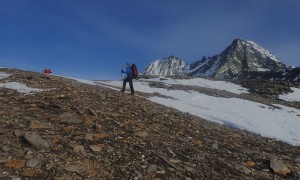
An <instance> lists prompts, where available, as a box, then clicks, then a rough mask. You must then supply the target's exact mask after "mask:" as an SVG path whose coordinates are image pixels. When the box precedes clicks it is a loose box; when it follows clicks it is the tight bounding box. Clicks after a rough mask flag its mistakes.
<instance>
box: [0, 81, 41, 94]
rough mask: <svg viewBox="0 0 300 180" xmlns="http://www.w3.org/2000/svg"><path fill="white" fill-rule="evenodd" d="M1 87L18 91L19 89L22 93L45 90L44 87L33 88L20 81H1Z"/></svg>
mask: <svg viewBox="0 0 300 180" xmlns="http://www.w3.org/2000/svg"><path fill="white" fill-rule="evenodd" d="M0 87H3V88H8V89H12V90H16V91H18V92H20V93H24V94H30V93H36V92H42V91H44V90H43V89H37V88H31V87H28V86H26V85H25V84H21V83H18V82H8V83H0Z"/></svg>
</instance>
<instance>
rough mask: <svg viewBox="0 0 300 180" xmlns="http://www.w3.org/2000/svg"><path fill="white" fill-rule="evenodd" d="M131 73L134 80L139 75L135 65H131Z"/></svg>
mask: <svg viewBox="0 0 300 180" xmlns="http://www.w3.org/2000/svg"><path fill="white" fill-rule="evenodd" d="M131 71H132V76H133V78H134V79H136V78H137V77H138V74H139V73H138V69H137V67H136V65H135V64H132V65H131Z"/></svg>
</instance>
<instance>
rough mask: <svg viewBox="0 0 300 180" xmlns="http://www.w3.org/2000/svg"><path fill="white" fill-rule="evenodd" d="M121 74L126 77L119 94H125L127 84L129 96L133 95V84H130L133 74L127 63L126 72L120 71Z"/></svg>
mask: <svg viewBox="0 0 300 180" xmlns="http://www.w3.org/2000/svg"><path fill="white" fill-rule="evenodd" d="M121 73H124V74H126V75H127V76H126V78H125V79H124V80H123V88H122V90H121V92H125V88H126V83H127V82H129V86H130V91H131V95H134V89H133V84H132V80H133V78H134V77H133V73H132V70H131V66H130V64H129V63H127V64H126V71H123V69H121Z"/></svg>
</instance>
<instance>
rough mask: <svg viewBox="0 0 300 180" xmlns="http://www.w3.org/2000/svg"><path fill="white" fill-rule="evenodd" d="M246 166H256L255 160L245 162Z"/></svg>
mask: <svg viewBox="0 0 300 180" xmlns="http://www.w3.org/2000/svg"><path fill="white" fill-rule="evenodd" d="M245 166H246V167H253V166H255V162H253V161H247V162H246V163H245Z"/></svg>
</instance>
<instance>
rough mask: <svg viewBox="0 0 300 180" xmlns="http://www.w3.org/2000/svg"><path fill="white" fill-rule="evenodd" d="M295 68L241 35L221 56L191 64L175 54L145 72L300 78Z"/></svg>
mask: <svg viewBox="0 0 300 180" xmlns="http://www.w3.org/2000/svg"><path fill="white" fill-rule="evenodd" d="M293 69H297V68H292V67H291V66H288V65H286V64H284V63H282V62H281V61H280V60H279V59H278V58H277V57H276V56H275V55H273V54H272V53H270V52H269V51H268V50H266V49H264V48H263V47H261V46H259V45H257V44H256V43H254V42H252V41H246V40H242V39H239V38H238V39H234V40H233V42H232V43H231V45H229V46H228V47H227V48H226V49H225V50H224V51H222V52H221V53H220V54H219V55H215V56H212V57H208V58H206V57H203V58H202V59H201V60H199V61H195V62H193V63H191V64H190V65H189V64H188V63H186V62H185V61H184V60H181V59H179V58H175V57H174V56H171V57H169V58H165V59H162V60H156V61H155V62H154V63H151V64H150V65H149V66H148V67H147V68H146V69H145V71H144V72H143V75H161V76H172V75H173V76H174V75H186V76H192V77H207V78H216V79H272V80H274V79H276V80H289V81H299V80H300V78H299V75H300V74H299V70H293ZM291 77H294V78H291Z"/></svg>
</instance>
